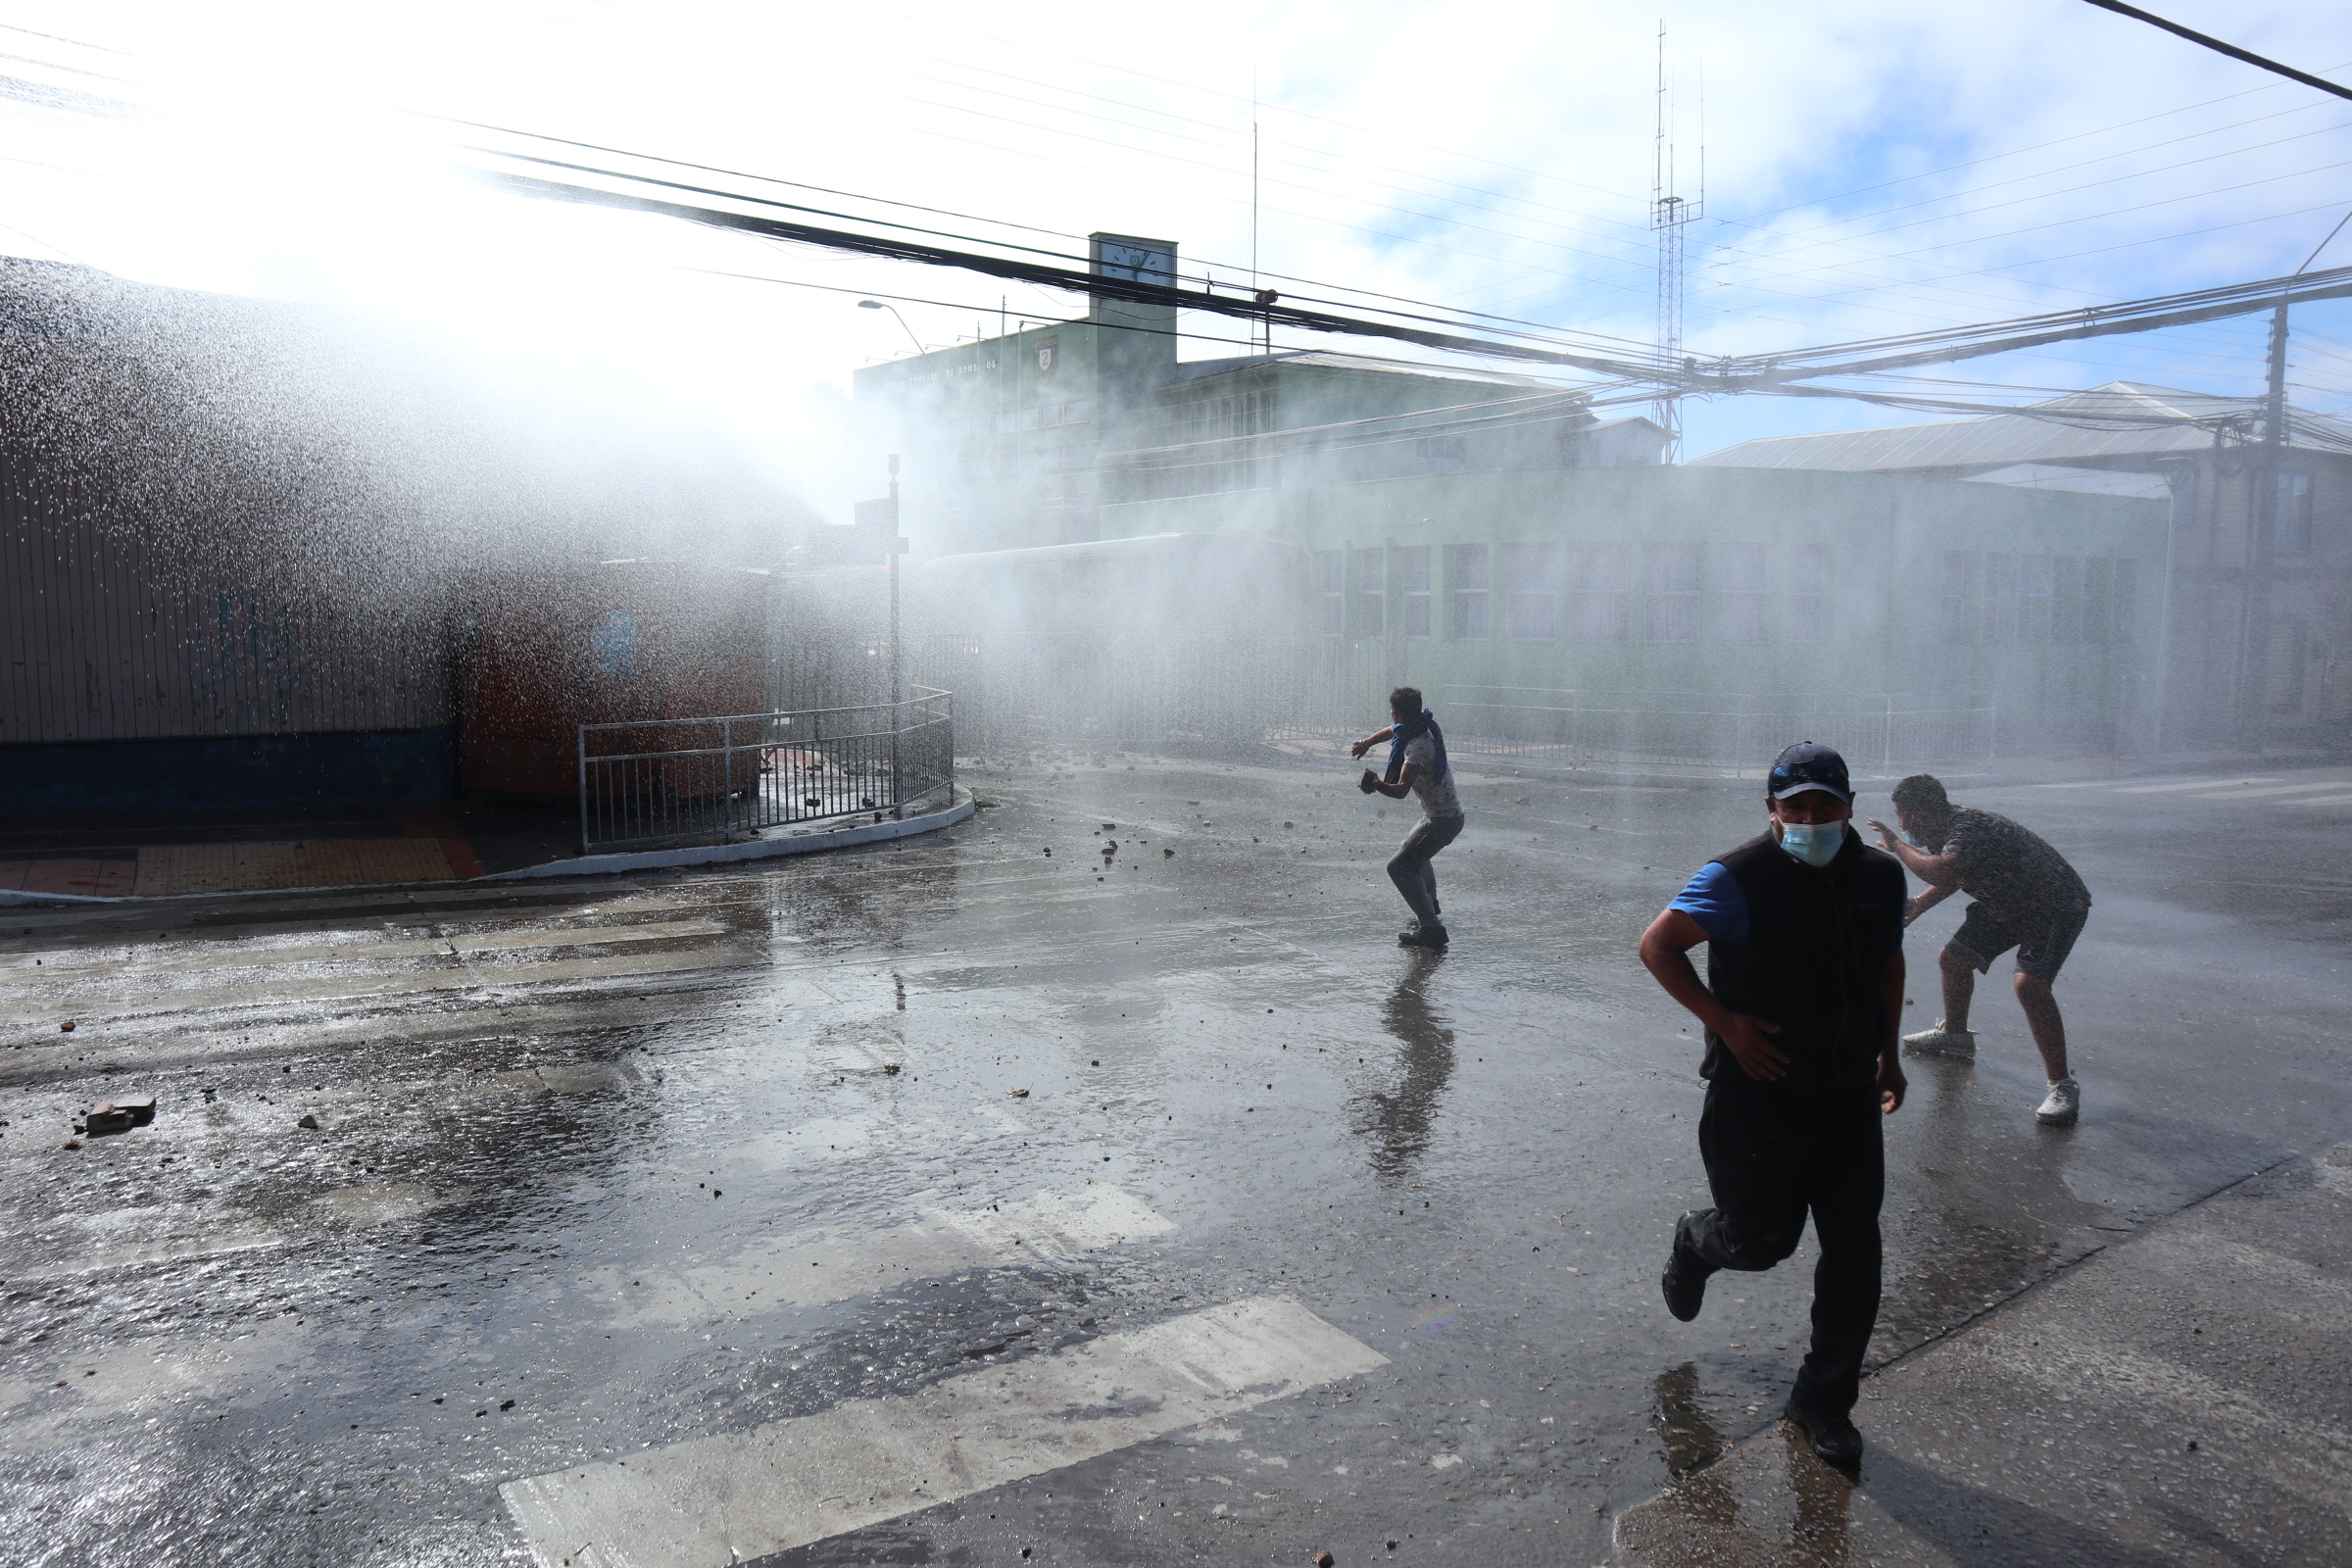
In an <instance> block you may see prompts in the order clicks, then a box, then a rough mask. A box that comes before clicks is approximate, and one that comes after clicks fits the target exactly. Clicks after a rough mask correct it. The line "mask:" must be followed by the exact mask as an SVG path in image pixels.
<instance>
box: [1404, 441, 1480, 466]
mask: <svg viewBox="0 0 2352 1568" xmlns="http://www.w3.org/2000/svg"><path fill="white" fill-rule="evenodd" d="M1413 461H1414V463H1415V464H1417V465H1418V466H1421V467H1423V468H1458V467H1460V466H1462V465H1463V464H1465V463H1468V462H1469V461H1470V443H1469V442H1467V441H1465V440H1463V439H1462V438H1461V437H1460V436H1458V435H1425V436H1422V437H1421V438H1420V439H1418V440H1416V441H1415V442H1414V443H1413Z"/></svg>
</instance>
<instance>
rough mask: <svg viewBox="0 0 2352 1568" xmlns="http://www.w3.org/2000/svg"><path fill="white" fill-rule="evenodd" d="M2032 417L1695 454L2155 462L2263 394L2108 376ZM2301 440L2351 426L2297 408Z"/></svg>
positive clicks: (1828, 435)
mask: <svg viewBox="0 0 2352 1568" xmlns="http://www.w3.org/2000/svg"><path fill="white" fill-rule="evenodd" d="M2033 407H2034V409H2035V410H2036V411H2038V412H2037V413H2035V414H2024V413H2019V414H1995V415H1988V416H1986V417H1983V418H1976V419H1939V420H1934V421H1931V422H1928V423H1924V424H1904V425H1890V426H1886V427H1882V428H1879V429H1875V430H1831V431H1824V432H1822V433H1820V434H1817V435H1783V436H1767V437H1764V438H1762V439H1760V440H1755V441H1742V442H1740V444H1739V445H1738V446H1733V447H1726V448H1724V449H1723V450H1722V451H1721V452H1710V453H1708V454H1707V455H1706V456H1704V457H1700V458H1692V459H1691V465H1692V466H1699V467H1710V468H1809V469H1832V470H1836V471H1839V472H1846V473H1873V472H1887V471H1890V470H1891V471H1915V470H1918V469H1923V468H1943V469H1951V470H1966V469H1989V468H2002V467H2008V466H2012V465H2016V464H2021V463H2041V464H2059V465H2064V464H2067V463H2081V462H2092V463H2097V464H2100V465H2102V466H2124V465H2123V464H2122V463H2119V462H2118V460H2130V459H2133V458H2141V459H2146V460H2149V461H2150V462H2151V463H2152V462H2154V461H2155V460H2158V459H2161V458H2164V457H2167V456H2174V455H2178V456H2188V455H2190V454H2194V453H2199V452H2205V451H2209V450H2210V449H2211V448H2212V446H2213V432H2212V430H2211V428H2210V427H2209V424H2196V423H2191V422H2189V421H2191V420H2206V421H2212V420H2214V419H2217V418H2228V417H2259V415H2260V413H2261V409H2262V405H2261V402H2260V400H2254V399H2246V398H2221V397H2213V396H2211V395H2209V394H2206V393H2203V392H2183V391H2181V390H2180V389H2179V388H2177V387H2166V386H2149V385H2146V384H2144V383H2141V382H2137V381H2110V382H2108V383H2107V384H2106V385H2104V386H2098V387H2092V388H2091V389H2089V390H2088V391H2085V392H2070V393H2068V394H2067V395H2066V396H2064V397H2059V398H2052V399H2050V400H2049V401H2048V402H2046V403H2036V404H2034V405H2033ZM2289 422H2290V426H2291V435H2290V441H2291V443H2292V444H2294V445H2311V446H2318V447H2323V448H2331V447H2339V446H2340V447H2346V448H2352V424H2346V423H2345V422H2344V421H2342V420H2340V419H2330V418H2327V417H2324V416H2320V415H2314V414H2308V413H2305V412H2303V411H2301V410H2296V411H2293V413H2292V417H2291V419H2290V421H2289Z"/></svg>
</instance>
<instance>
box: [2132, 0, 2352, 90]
mask: <svg viewBox="0 0 2352 1568" xmlns="http://www.w3.org/2000/svg"><path fill="white" fill-rule="evenodd" d="M2088 3H2089V4H2091V5H2094V6H2097V7H2098V8H2099V9H2100V10H2101V11H2112V12H2114V13H2115V14H2116V15H2117V16H2119V17H2130V18H2131V20H2132V21H2134V22H2144V23H2146V24H2147V25H2149V26H2151V27H2162V28H2163V29H2164V30H2165V31H2167V32H2170V33H2175V34H2177V35H2179V36H2180V37H2182V38H2186V39H2187V40H2188V41H2189V42H2190V43H2194V44H2202V45H2203V46H2204V47H2206V48H2208V49H2211V50H2213V51H2214V52H2215V53H2216V54H2225V55H2228V56H2229V58H2230V59H2232V60H2242V61H2244V62H2245V63H2246V64H2247V65H2249V66H2259V67H2261V68H2262V69H2263V70H2264V71H2269V72H2275V73H2278V75H2281V76H2284V77H2285V78H2286V79H2287V80H2289V81H2299V82H2301V83H2302V84H2303V85H2304V86H2306V87H2317V88H2319V89H2320V91H2322V92H2331V93H2333V94H2335V95H2336V96H2337V97H2338V98H2352V87H2339V86H2337V85H2336V84H2335V83H2334V82H2332V81H2329V80H2328V79H2327V77H2325V76H2315V75H2313V74H2311V73H2309V72H2306V71H2297V70H2296V69H2295V68H2294V67H2292V66H2282V65H2280V64H2279V63H2278V61H2276V60H2271V59H2267V58H2265V57H2264V56H2262V55H2258V54H2254V53H2252V52H2251V51H2249V50H2245V49H2240V48H2239V47H2238V46H2237V45H2235V44H2233V43H2224V42H2222V40H2221V39H2219V38H2216V37H2214V36H2212V35H2211V34H2210V33H2203V32H2198V31H2197V30H2196V29H2195V28H2193V27H2183V26H2182V25H2180V24H2179V23H2178V22H2167V21H2165V20H2164V19H2163V18H2162V17H2159V16H2156V15H2153V14H2152V13H2150V12H2146V11H2142V10H2140V9H2139V7H2137V6H2128V5H2125V4H2124V3H2123V0H2088Z"/></svg>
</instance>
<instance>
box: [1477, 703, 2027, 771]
mask: <svg viewBox="0 0 2352 1568" xmlns="http://www.w3.org/2000/svg"><path fill="white" fill-rule="evenodd" d="M1434 706H1435V707H1436V708H1437V710H1438V711H1439V715H1440V716H1441V717H1442V718H1443V719H1444V720H1445V724H1446V738H1447V740H1448V742H1449V743H1451V745H1452V746H1453V747H1454V748H1455V749H1456V750H1460V751H1466V752H1483V753H1486V754H1487V755H1489V756H1497V757H1509V758H1512V759H1514V760H1520V761H1524V762H1533V763H1539V764H1544V765H1548V766H1555V767H1588V766H1595V765H1608V764H1612V763H1625V762H1634V763H1645V762H1646V763H1663V764H1669V765H1689V766H1698V767H1761V766H1762V765H1764V762H1766V761H1769V760H1771V758H1772V757H1773V756H1774V754H1776V753H1778V752H1779V751H1780V749H1781V748H1782V747H1784V746H1787V745H1788V744H1789V742H1791V741H1800V740H1803V741H1820V742H1821V743H1823V744H1824V745H1827V746H1834V747H1836V748H1837V749H1838V751H1839V752H1841V753H1843V754H1844V756H1845V759H1846V761H1847V763H1848V765H1849V766H1851V767H1853V768H1855V769H1856V770H1858V771H1859V770H1863V769H1869V770H1873V771H1879V772H1890V771H1892V770H1893V769H1894V768H1896V767H1901V766H1910V765H1918V764H1931V763H1933V764H1942V765H1947V766H1948V765H1952V764H1955V763H1961V762H1987V761H1991V760H1993V759H1994V757H1995V755H1996V747H1997V740H1996V736H1995V732H1994V730H1995V725H1994V720H1995V716H1996V715H1995V712H1994V707H1993V701H1992V697H1991V695H1990V694H1989V693H1985V692H1953V693H1944V694H1901V693H1895V694H1884V695H1879V696H1869V697H1862V696H1853V697H1845V696H1824V697H1791V696H1788V695H1785V694H1775V695H1772V696H1737V695H1732V694H1728V693H1716V692H1633V691H1576V690H1559V689H1554V688H1550V687H1537V686H1446V687H1443V688H1441V689H1440V691H1439V693H1438V694H1437V701H1436V703H1435V705H1434Z"/></svg>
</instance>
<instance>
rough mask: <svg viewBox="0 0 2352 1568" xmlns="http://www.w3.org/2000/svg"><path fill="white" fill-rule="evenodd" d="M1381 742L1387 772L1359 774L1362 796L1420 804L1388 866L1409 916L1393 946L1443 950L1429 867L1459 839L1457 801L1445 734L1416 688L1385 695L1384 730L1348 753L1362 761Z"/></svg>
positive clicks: (1434, 883)
mask: <svg viewBox="0 0 2352 1568" xmlns="http://www.w3.org/2000/svg"><path fill="white" fill-rule="evenodd" d="M1382 741H1387V742H1388V743H1389V770H1388V772H1387V774H1386V775H1385V776H1382V775H1378V774H1375V773H1374V772H1373V771H1372V770H1371V769H1370V768H1366V769H1364V777H1363V784H1362V788H1363V792H1364V793H1365V794H1366V795H1385V796H1387V797H1388V798H1389V799H1390V800H1392V801H1401V800H1403V799H1404V798H1405V797H1406V796H1407V795H1413V796H1417V797H1419V799H1420V802H1421V821H1420V823H1419V825H1417V826H1416V827H1414V829H1413V830H1412V831H1411V832H1410V833H1407V834H1406V835H1405V836H1404V842H1403V843H1402V844H1401V845H1399V846H1397V854H1396V857H1395V858H1392V859H1391V860H1390V861H1389V880H1390V881H1391V882H1394V883H1396V884H1397V892H1398V893H1401V894H1402V895H1404V904H1405V907H1406V908H1408V909H1410V910H1412V911H1413V917H1412V919H1411V921H1410V922H1409V923H1407V924H1406V926H1405V928H1404V929H1403V930H1402V931H1400V932H1398V933H1397V944H1398V945H1399V946H1401V947H1407V948H1443V947H1445V946H1446V942H1447V940H1448V939H1447V937H1446V922H1445V921H1444V919H1442V918H1441V917H1440V910H1439V908H1438V873H1437V871H1436V870H1435V868H1433V867H1432V866H1431V865H1430V861H1432V860H1434V859H1436V858H1437V857H1438V852H1439V851H1440V850H1443V849H1444V848H1446V845H1448V844H1451V843H1452V842H1453V841H1454V840H1455V839H1457V838H1459V837H1461V834H1462V798H1461V796H1459V795H1457V794H1455V793H1454V788H1453V767H1452V764H1450V763H1448V762H1447V761H1446V732H1445V731H1444V730H1442V729H1440V728H1438V715H1437V714H1435V713H1433V712H1431V711H1429V710H1428V709H1426V708H1423V707H1422V706H1421V692H1420V689H1419V688H1418V687H1413V686H1399V687H1397V689H1396V690H1395V691H1393V692H1391V693H1389V727H1388V728H1387V729H1383V730H1375V731H1373V732H1372V733H1371V734H1369V735H1367V736H1365V737H1364V738H1363V739H1362V740H1360V741H1357V742H1356V743H1355V744H1354V745H1352V746H1350V747H1348V752H1349V753H1350V754H1351V755H1352V756H1356V757H1361V756H1363V755H1364V754H1365V753H1366V752H1368V751H1370V750H1371V749H1372V748H1373V747H1375V746H1378V745H1379V744H1380V743H1381V742H1382Z"/></svg>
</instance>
